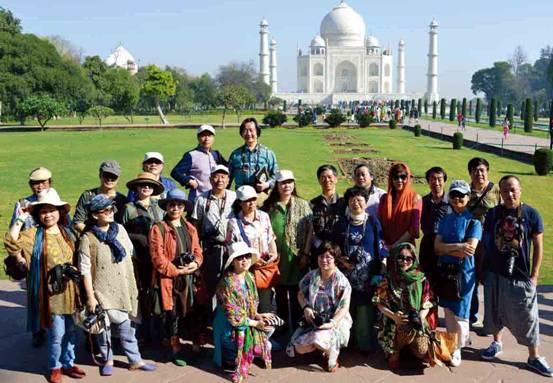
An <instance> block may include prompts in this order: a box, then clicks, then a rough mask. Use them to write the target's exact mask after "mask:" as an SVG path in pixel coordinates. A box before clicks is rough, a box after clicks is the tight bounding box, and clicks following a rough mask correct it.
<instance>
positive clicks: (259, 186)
mask: <svg viewBox="0 0 553 383" xmlns="http://www.w3.org/2000/svg"><path fill="white" fill-rule="evenodd" d="M267 189H269V183H267V182H257V183H256V184H255V190H256V191H257V192H258V193H261V192H262V191H263V190H267Z"/></svg>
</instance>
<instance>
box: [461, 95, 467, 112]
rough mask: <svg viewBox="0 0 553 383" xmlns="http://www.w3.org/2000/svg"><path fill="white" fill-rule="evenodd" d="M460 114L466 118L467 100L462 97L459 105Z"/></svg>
mask: <svg viewBox="0 0 553 383" xmlns="http://www.w3.org/2000/svg"><path fill="white" fill-rule="evenodd" d="M461 114H462V115H463V116H464V117H466V116H467V98H466V97H463V103H462V104H461Z"/></svg>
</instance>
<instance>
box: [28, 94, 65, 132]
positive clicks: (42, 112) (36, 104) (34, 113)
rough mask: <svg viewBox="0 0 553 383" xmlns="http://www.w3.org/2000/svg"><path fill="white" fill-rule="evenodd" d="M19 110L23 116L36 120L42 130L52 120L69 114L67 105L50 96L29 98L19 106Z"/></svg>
mask: <svg viewBox="0 0 553 383" xmlns="http://www.w3.org/2000/svg"><path fill="white" fill-rule="evenodd" d="M19 110H20V113H21V115H22V116H25V117H33V118H36V120H37V122H38V124H39V125H40V128H41V130H44V127H45V126H46V124H47V123H48V121H50V120H51V119H52V118H54V117H57V116H61V115H63V114H65V113H67V109H66V108H65V105H63V104H62V103H61V102H59V101H56V100H54V99H53V98H51V97H50V96H30V97H27V98H26V99H25V100H24V101H23V102H22V103H21V104H20V105H19Z"/></svg>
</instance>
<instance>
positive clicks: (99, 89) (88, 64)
mask: <svg viewBox="0 0 553 383" xmlns="http://www.w3.org/2000/svg"><path fill="white" fill-rule="evenodd" d="M83 68H84V70H85V73H86V76H87V77H88V78H89V79H90V81H92V84H94V88H95V89H96V95H95V96H96V97H95V100H94V103H95V104H97V105H105V106H107V105H110V103H111V95H110V92H109V90H110V87H111V85H110V83H109V79H108V78H107V73H108V70H109V68H108V66H107V65H106V63H105V62H104V60H102V59H101V58H100V56H87V57H85V59H84V62H83Z"/></svg>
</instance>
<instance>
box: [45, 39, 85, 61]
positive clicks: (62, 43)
mask: <svg viewBox="0 0 553 383" xmlns="http://www.w3.org/2000/svg"><path fill="white" fill-rule="evenodd" d="M46 40H48V42H50V44H52V45H53V46H54V48H56V51H57V52H58V54H59V55H60V56H61V57H62V58H63V59H65V60H69V61H72V62H74V63H75V64H80V63H81V60H82V58H83V48H81V47H78V46H76V45H75V44H73V43H72V42H71V41H69V40H66V39H64V38H63V37H61V36H58V35H53V36H47V37H46Z"/></svg>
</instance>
